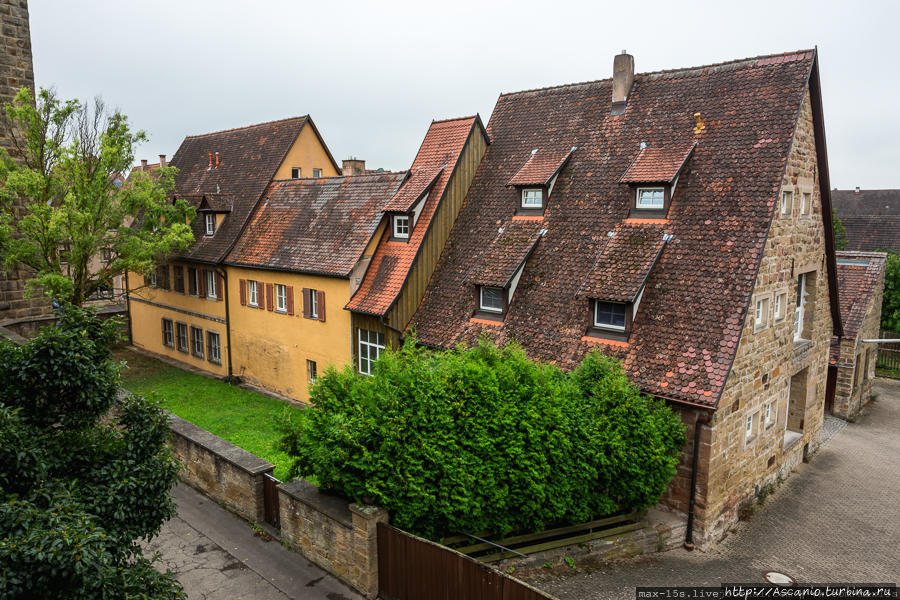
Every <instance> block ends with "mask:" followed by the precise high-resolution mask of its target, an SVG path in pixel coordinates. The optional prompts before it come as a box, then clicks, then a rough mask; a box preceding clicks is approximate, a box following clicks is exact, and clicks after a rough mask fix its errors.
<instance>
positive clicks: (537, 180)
mask: <svg viewBox="0 0 900 600" xmlns="http://www.w3.org/2000/svg"><path fill="white" fill-rule="evenodd" d="M575 150H576V148H575V146H572V148H571V149H570V150H568V151H566V152H547V151H543V150H539V149H538V148H535V149H534V150H532V151H531V156H529V157H528V160H526V161H525V164H523V165H522V167H521V168H520V169H519V170H518V171H517V172H516V174H515V175H513V177H512V179H510V180H509V182H508V183H507V184H506V185H507V187H510V188H512V189H513V190H515V197H516V214H517V215H524V216H541V215H543V214H544V211H545V210H546V209H547V202H548V201H549V199H550V193H551V192H552V191H553V186H554V185H555V184H556V178H557V177H559V173H560V171H562V170H563V167H565V166H566V163H567V162H568V161H569V157H571V156H572V153H573V152H574V151H575Z"/></svg>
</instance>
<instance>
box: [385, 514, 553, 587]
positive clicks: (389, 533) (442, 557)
mask: <svg viewBox="0 0 900 600" xmlns="http://www.w3.org/2000/svg"><path fill="white" fill-rule="evenodd" d="M378 589H379V594H380V597H381V598H385V599H387V600H554V598H553V596H549V595H547V594H545V593H543V592H540V591H538V590H536V589H534V588H532V587H531V586H528V585H526V584H524V583H522V582H520V581H518V580H516V579H513V578H512V577H509V576H507V575H505V574H504V573H501V572H500V571H498V570H496V569H494V568H492V567H489V566H487V565H485V564H483V563H481V562H479V561H477V560H475V559H473V558H469V557H468V556H465V555H464V554H460V553H459V552H456V551H454V550H451V549H450V548H447V547H445V546H441V545H440V544H436V543H434V542H429V541H428V540H425V539H422V538H420V537H416V536H414V535H411V534H408V533H406V532H405V531H401V530H399V529H397V528H395V527H391V526H390V525H388V524H386V523H379V524H378Z"/></svg>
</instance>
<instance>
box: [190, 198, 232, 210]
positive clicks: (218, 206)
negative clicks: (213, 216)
mask: <svg viewBox="0 0 900 600" xmlns="http://www.w3.org/2000/svg"><path fill="white" fill-rule="evenodd" d="M233 206H234V198H233V197H232V196H231V195H230V194H204V195H203V196H202V197H201V198H200V199H199V203H198V205H197V210H198V211H200V212H203V211H209V212H217V213H223V212H231V209H232V207H233Z"/></svg>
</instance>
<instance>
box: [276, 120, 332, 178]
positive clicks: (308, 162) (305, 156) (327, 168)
mask: <svg viewBox="0 0 900 600" xmlns="http://www.w3.org/2000/svg"><path fill="white" fill-rule="evenodd" d="M293 167H300V175H301V177H312V174H313V169H314V168H315V169H322V176H323V177H333V176H335V175H337V174H338V172H337V170H336V169H335V168H334V165H333V164H331V159H329V158H328V153H327V152H326V151H325V148H324V147H323V146H322V144H321V143H320V142H319V138H318V137H317V136H316V132H315V131H313V128H312V126H311V125H309V124H308V123H307V124H306V125H304V127H303V129H301V130H300V135H298V136H297V139H296V141H294V145H293V146H291V149H290V150H288V153H287V156H286V157H285V159H284V162H283V163H281V166H280V167H278V171H277V172H276V173H275V179H290V177H291V169H292V168H293Z"/></svg>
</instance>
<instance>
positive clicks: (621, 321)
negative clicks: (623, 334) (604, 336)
mask: <svg viewBox="0 0 900 600" xmlns="http://www.w3.org/2000/svg"><path fill="white" fill-rule="evenodd" d="M594 327H599V328H601V329H610V330H612V331H625V305H624V304H620V303H618V302H601V301H600V300H597V301H596V302H595V303H594Z"/></svg>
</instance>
